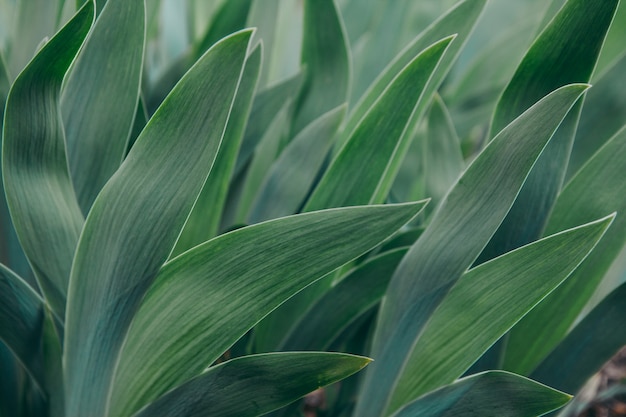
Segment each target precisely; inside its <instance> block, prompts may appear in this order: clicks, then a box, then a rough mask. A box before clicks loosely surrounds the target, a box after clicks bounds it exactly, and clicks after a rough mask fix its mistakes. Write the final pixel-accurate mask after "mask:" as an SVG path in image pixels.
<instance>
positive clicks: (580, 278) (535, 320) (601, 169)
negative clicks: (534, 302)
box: [504, 128, 626, 374]
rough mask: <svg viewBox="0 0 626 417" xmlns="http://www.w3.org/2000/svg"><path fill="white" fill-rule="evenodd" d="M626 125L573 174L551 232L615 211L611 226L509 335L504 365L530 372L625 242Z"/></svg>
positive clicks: (555, 212)
mask: <svg viewBox="0 0 626 417" xmlns="http://www.w3.org/2000/svg"><path fill="white" fill-rule="evenodd" d="M624 172H626V128H624V129H622V130H621V131H620V132H619V133H618V134H617V135H615V136H614V137H613V138H612V139H611V140H610V141H609V142H607V143H606V144H605V145H604V146H603V147H602V149H600V150H599V151H598V152H597V153H596V154H595V155H594V157H593V158H592V159H591V160H590V161H589V162H588V163H587V164H586V165H585V166H584V167H583V168H582V169H581V170H580V171H579V172H578V174H577V175H576V176H575V177H574V178H572V180H571V181H570V182H569V183H568V184H567V186H566V187H565V188H564V189H563V191H562V192H561V194H560V195H559V198H558V200H557V202H556V204H555V206H554V209H553V211H552V214H551V216H550V220H549V222H548V226H547V229H546V233H553V232H554V231H557V230H563V229H566V228H568V227H572V226H574V225H577V224H581V223H585V222H588V221H590V220H592V219H594V218H597V217H600V216H606V215H607V214H609V213H610V212H612V211H616V212H617V213H619V214H618V216H617V218H616V219H615V222H614V223H613V226H612V227H611V229H610V230H609V231H608V232H607V234H606V236H605V237H604V239H602V242H600V243H599V244H598V247H597V248H596V250H594V251H593V253H592V254H591V255H590V256H589V258H588V259H587V260H586V261H585V262H584V263H583V264H582V265H581V266H580V267H579V268H578V269H577V270H576V271H574V273H573V274H572V276H571V277H570V278H569V279H568V280H567V281H566V282H565V283H564V284H563V285H562V286H560V287H559V288H558V289H557V290H556V291H554V292H553V293H552V294H550V295H549V296H548V297H547V298H546V299H545V300H544V301H543V302H542V303H541V304H539V305H538V306H537V307H536V308H535V309H534V310H533V311H531V312H530V314H529V315H528V316H526V317H525V318H524V319H523V320H522V321H521V322H520V323H519V324H518V325H517V326H515V328H514V329H513V330H512V332H511V334H510V335H509V343H508V346H507V350H506V354H505V359H504V366H505V367H506V369H510V370H515V371H516V372H518V373H521V374H529V373H530V372H531V371H532V370H533V369H534V368H535V366H537V365H538V364H539V362H540V361H541V360H542V359H544V358H545V357H546V355H547V354H548V353H550V351H551V350H552V349H554V348H555V347H556V346H557V344H558V343H559V342H560V341H561V339H562V338H563V337H564V336H565V334H566V333H567V331H568V329H569V328H570V327H571V325H572V324H573V323H574V320H575V319H576V317H577V316H578V314H579V313H580V312H581V310H582V309H583V307H584V306H585V304H586V303H587V301H588V300H589V298H590V297H591V296H592V294H593V292H594V291H595V289H596V287H597V286H598V284H599V282H600V281H601V280H602V277H603V276H604V275H605V274H606V272H607V270H608V269H609V267H610V266H611V263H613V260H614V259H615V258H616V257H617V255H618V254H619V252H620V250H621V249H622V247H624V244H625V243H626V216H624V215H622V214H623V213H625V212H626V199H625V198H624V196H625V195H626V182H625V181H624V178H623V175H624Z"/></svg>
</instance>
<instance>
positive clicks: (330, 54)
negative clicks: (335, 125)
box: [292, 0, 351, 133]
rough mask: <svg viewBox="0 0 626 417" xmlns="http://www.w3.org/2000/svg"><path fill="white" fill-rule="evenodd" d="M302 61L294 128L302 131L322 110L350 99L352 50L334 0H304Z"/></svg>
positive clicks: (296, 131) (293, 129)
mask: <svg viewBox="0 0 626 417" xmlns="http://www.w3.org/2000/svg"><path fill="white" fill-rule="evenodd" d="M302 31H303V38H302V65H303V66H304V67H305V68H306V74H305V78H304V85H303V86H302V91H301V92H300V97H299V98H298V101H297V102H296V108H295V114H294V121H293V127H292V131H293V132H294V133H299V132H300V131H301V130H302V129H303V128H304V127H305V126H307V125H309V124H310V123H311V122H313V121H314V120H315V119H317V118H318V117H320V116H321V115H322V114H324V113H326V112H328V111H330V110H331V109H334V108H336V107H337V106H340V105H342V104H343V103H345V102H346V101H347V100H348V92H349V89H350V72H351V68H350V56H349V55H350V53H349V46H348V44H347V39H346V34H345V29H344V27H343V22H342V20H341V15H340V14H339V10H338V9H337V6H336V5H335V1H334V0H304V24H303V28H302Z"/></svg>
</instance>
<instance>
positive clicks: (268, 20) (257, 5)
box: [246, 0, 280, 88]
mask: <svg viewBox="0 0 626 417" xmlns="http://www.w3.org/2000/svg"><path fill="white" fill-rule="evenodd" d="M279 11H280V0H252V4H251V5H250V10H249V12H248V18H247V22H246V26H248V27H254V28H257V31H256V32H255V34H254V40H253V42H257V41H259V40H261V41H263V61H264V62H265V63H266V64H265V65H264V68H262V69H261V79H260V81H259V86H260V87H262V88H265V87H268V86H269V85H271V84H273V83H272V82H271V79H270V74H269V71H268V70H267V66H268V65H267V63H269V62H270V61H271V57H272V54H273V52H274V48H275V47H274V44H275V43H276V23H277V16H278V13H279Z"/></svg>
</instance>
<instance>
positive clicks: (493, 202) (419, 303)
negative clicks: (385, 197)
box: [356, 84, 588, 417]
mask: <svg viewBox="0 0 626 417" xmlns="http://www.w3.org/2000/svg"><path fill="white" fill-rule="evenodd" d="M587 87H588V86H587V85H582V84H575V85H570V86H566V87H563V88H560V89H558V90H556V91H555V92H553V93H551V94H550V95H548V96H547V97H545V98H544V99H542V100H540V101H539V102H538V103H537V104H535V105H534V106H533V107H531V108H530V109H529V110H528V111H526V112H525V113H523V114H522V115H521V116H520V117H519V118H517V119H516V120H515V121H513V122H512V123H511V124H510V125H509V126H507V127H506V128H505V129H504V130H503V131H502V132H500V134H499V135H498V136H497V137H496V138H495V139H494V140H493V141H491V143H490V144H489V145H488V146H487V147H486V148H485V149H484V150H483V152H481V154H480V155H478V157H477V158H476V159H474V161H473V162H472V164H471V165H470V166H469V167H468V168H467V169H466V170H465V172H464V173H463V175H462V176H461V177H460V178H459V180H458V182H457V183H456V184H455V185H454V187H452V188H451V190H450V191H449V193H448V195H447V196H446V197H445V198H444V200H443V201H442V203H441V205H440V206H439V208H438V210H437V211H436V212H435V213H434V215H433V218H432V220H431V222H430V224H429V225H428V227H427V228H426V230H425V231H424V234H423V235H422V236H421V237H420V238H419V239H418V240H417V242H416V243H415V244H414V245H413V246H412V247H411V249H410V250H409V252H408V253H407V256H405V258H404V259H403V261H402V262H401V263H400V265H399V266H398V268H397V269H396V272H395V274H394V276H393V278H392V280H391V282H390V284H389V288H388V290H387V294H386V296H385V298H384V299H383V302H382V304H381V310H380V314H379V321H378V326H377V328H376V333H375V337H374V344H373V348H372V355H373V357H375V358H376V362H375V363H374V364H373V366H371V367H369V369H368V371H367V372H366V373H365V380H364V385H363V390H362V394H361V396H360V398H359V403H358V404H357V409H356V414H357V415H359V416H363V417H365V416H379V415H381V414H382V412H383V410H384V409H385V408H386V404H387V403H388V401H389V396H390V394H391V390H392V389H393V387H394V385H395V381H396V380H397V378H398V377H399V374H400V373H401V372H402V368H403V365H404V363H405V361H406V358H407V357H408V355H409V354H410V351H411V349H412V346H413V345H414V343H415V341H416V340H417V338H418V337H419V335H420V334H421V332H422V330H423V328H424V325H425V324H426V323H427V321H428V318H429V317H430V316H431V314H432V313H433V312H434V311H435V309H436V308H437V307H438V306H439V304H440V303H441V301H442V300H443V298H444V297H445V295H446V294H447V293H448V291H449V290H450V288H452V287H453V286H454V284H455V283H456V281H457V280H458V279H459V278H460V277H461V275H462V274H463V273H464V272H465V271H466V270H467V269H468V268H469V267H470V266H471V264H472V263H473V262H474V260H475V259H476V257H477V256H478V255H479V254H480V252H481V251H482V249H483V247H484V246H485V245H486V243H487V242H488V241H489V239H490V238H491V236H492V234H493V233H494V232H495V231H496V229H497V227H498V225H499V224H500V222H501V221H502V219H503V218H504V217H505V215H506V213H507V212H508V210H509V208H510V207H511V206H512V204H513V202H514V200H515V198H516V196H517V193H518V191H519V189H520V188H521V186H522V184H523V183H524V180H525V179H526V176H527V175H528V172H529V171H530V170H531V168H532V166H533V164H534V162H535V160H536V159H537V157H538V156H539V154H540V153H541V151H542V149H543V148H544V147H545V145H546V143H547V142H548V141H549V139H550V137H551V136H552V134H553V132H554V131H555V130H556V128H557V127H558V125H559V123H560V121H561V120H562V119H563V118H564V117H565V115H566V114H567V112H568V111H569V109H570V108H571V106H572V105H573V103H574V102H575V101H576V100H577V99H578V98H579V97H580V95H581V94H582V93H583V92H584V91H585V90H586V89H587ZM522 139H524V140H522Z"/></svg>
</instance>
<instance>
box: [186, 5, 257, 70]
mask: <svg viewBox="0 0 626 417" xmlns="http://www.w3.org/2000/svg"><path fill="white" fill-rule="evenodd" d="M251 4H252V0H230V1H225V2H223V3H222V5H221V6H220V8H219V9H218V10H217V11H216V12H215V15H214V16H213V19H212V20H211V23H209V27H208V29H207V31H206V33H205V34H204V36H203V37H202V39H201V40H200V42H199V43H198V46H196V51H197V52H196V53H195V54H194V55H195V56H196V57H199V56H200V55H201V54H202V53H204V52H205V51H206V50H208V49H209V48H210V47H211V46H212V45H213V44H214V43H215V42H217V41H219V40H220V39H222V38H223V37H225V36H228V35H229V34H231V33H233V32H235V31H238V30H241V29H243V28H244V27H245V26H246V21H247V19H248V14H249V12H250V5H251ZM260 52H261V51H259V53H260ZM259 59H260V58H259Z"/></svg>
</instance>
